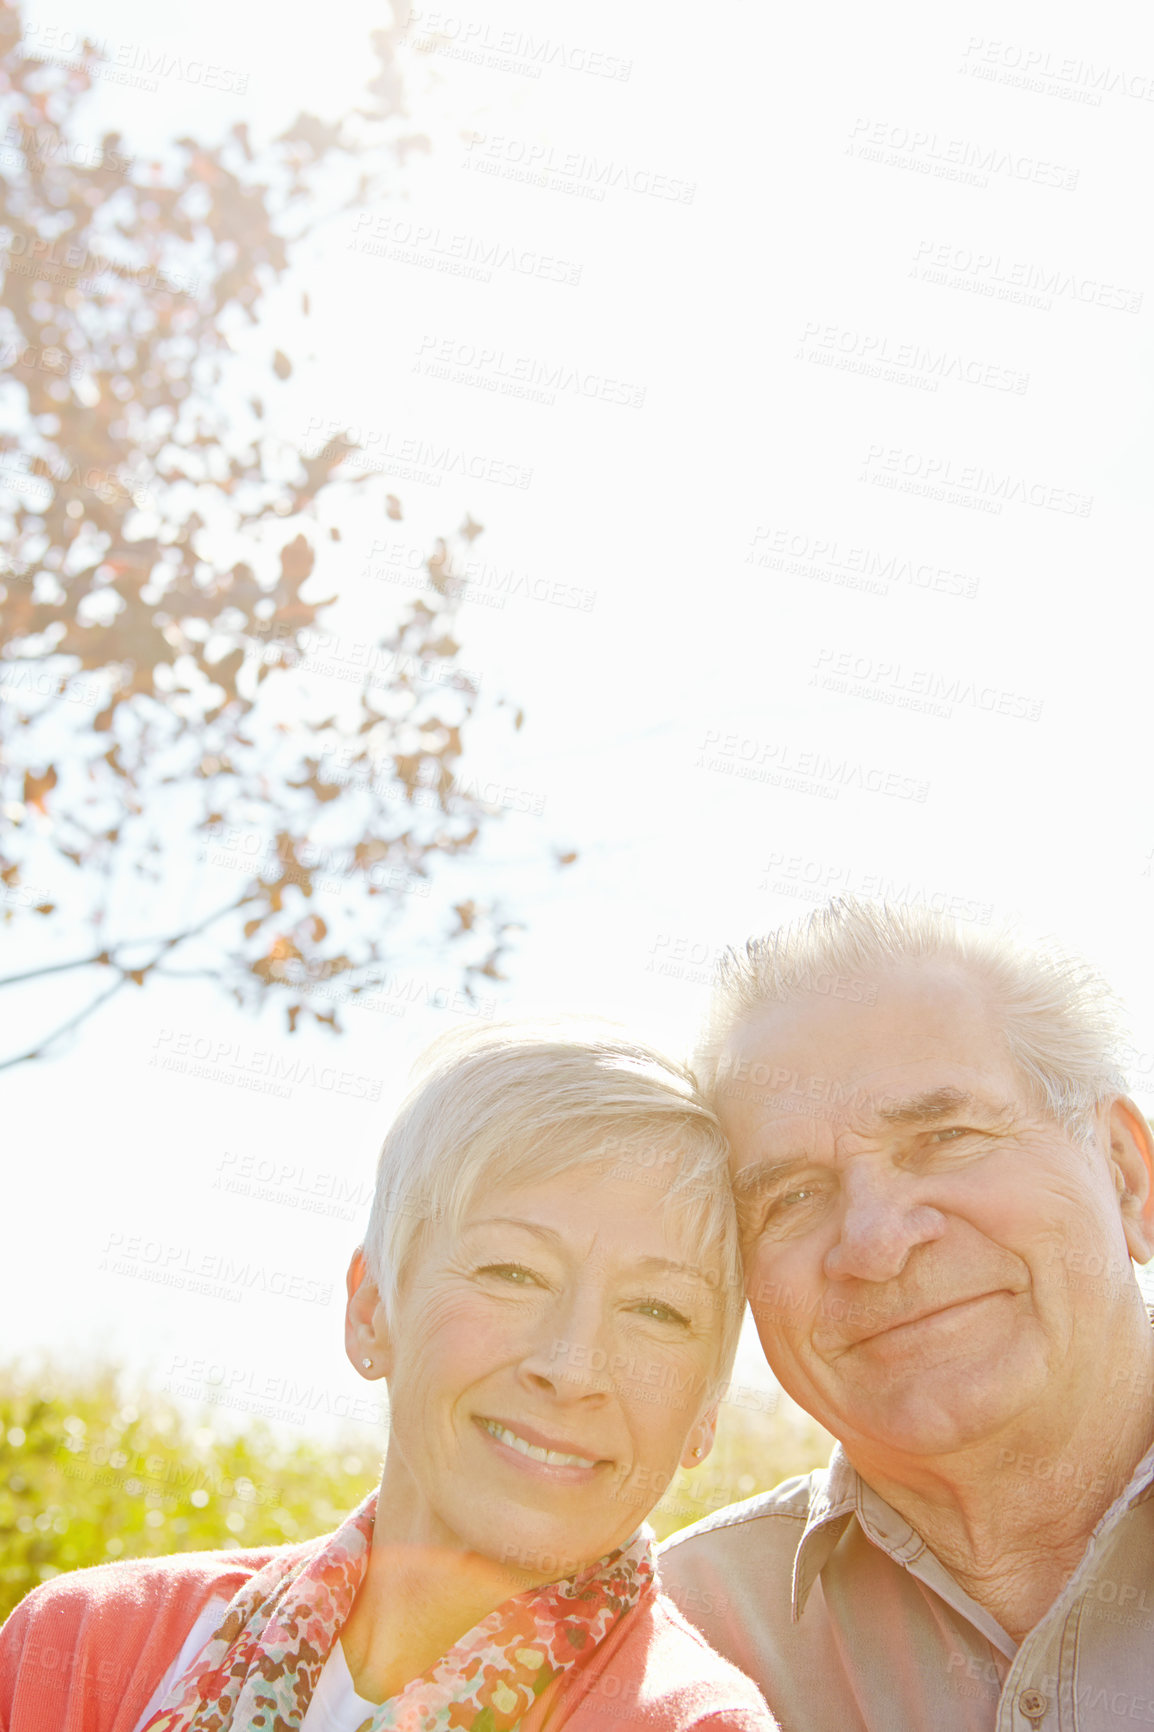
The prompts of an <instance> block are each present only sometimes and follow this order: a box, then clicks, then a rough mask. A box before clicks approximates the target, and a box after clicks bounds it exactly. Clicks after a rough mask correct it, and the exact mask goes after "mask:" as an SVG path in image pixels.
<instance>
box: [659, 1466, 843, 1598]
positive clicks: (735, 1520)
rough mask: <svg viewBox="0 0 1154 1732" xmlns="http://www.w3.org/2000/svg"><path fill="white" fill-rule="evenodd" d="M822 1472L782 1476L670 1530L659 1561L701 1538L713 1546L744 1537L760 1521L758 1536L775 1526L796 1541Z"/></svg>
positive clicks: (821, 1481) (822, 1480)
mask: <svg viewBox="0 0 1154 1732" xmlns="http://www.w3.org/2000/svg"><path fill="white" fill-rule="evenodd" d="M825 1472H826V1470H825V1469H824V1468H816V1469H815V1470H814V1472H813V1473H804V1474H796V1475H794V1477H793V1478H792V1479H785V1480H782V1482H781V1484H780V1485H776V1486H774V1488H773V1490H772V1491H765V1492H759V1493H758V1495H757V1496H756V1497H750V1498H746V1499H745V1500H744V1501H743V1502H742V1503H731V1504H727V1505H726V1506H725V1508H724V1509H719V1510H714V1511H713V1513H712V1515H707V1516H704V1517H703V1518H702V1520H701V1521H698V1522H694V1524H693V1526H692V1527H687V1528H682V1529H681V1530H680V1531H679V1532H678V1533H675V1534H670V1536H669V1538H668V1539H667V1540H665V1541H664V1542H663V1543H662V1546H661V1549H660V1553H659V1556H660V1558H661V1560H662V1565H663V1566H664V1564H665V1563H666V1562H667V1561H672V1560H673V1559H675V1557H676V1556H677V1554H678V1553H680V1552H681V1550H682V1548H683V1547H687V1546H688V1547H694V1548H698V1549H699V1548H700V1544H701V1542H706V1543H709V1544H710V1545H711V1546H713V1545H718V1544H722V1545H723V1544H725V1542H726V1540H727V1539H733V1538H738V1537H741V1538H744V1537H746V1534H747V1532H748V1530H749V1529H750V1527H751V1526H753V1525H755V1524H757V1525H759V1538H764V1537H767V1535H768V1534H769V1533H770V1532H771V1531H774V1530H776V1531H779V1532H780V1533H781V1534H782V1535H783V1536H788V1537H790V1538H791V1539H792V1540H793V1541H794V1543H795V1544H796V1542H797V1540H798V1539H800V1537H801V1535H802V1533H803V1531H804V1529H805V1524H806V1522H807V1521H808V1520H809V1517H810V1512H811V1510H812V1508H813V1503H814V1498H815V1495H817V1494H818V1493H819V1492H820V1491H821V1490H822V1489H823V1488H824V1485H825ZM663 1573H664V1568H663Z"/></svg>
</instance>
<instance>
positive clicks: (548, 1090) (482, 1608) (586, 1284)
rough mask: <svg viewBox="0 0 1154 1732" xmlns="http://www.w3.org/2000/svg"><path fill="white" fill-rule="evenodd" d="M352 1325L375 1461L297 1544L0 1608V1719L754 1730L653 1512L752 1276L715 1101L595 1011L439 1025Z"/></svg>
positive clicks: (207, 1559) (133, 1571)
mask: <svg viewBox="0 0 1154 1732" xmlns="http://www.w3.org/2000/svg"><path fill="white" fill-rule="evenodd" d="M348 1291H349V1300H348V1308H347V1313H346V1346H347V1351H348V1353H349V1357H350V1358H351V1360H352V1363H353V1364H354V1366H356V1368H357V1370H358V1371H359V1372H360V1373H361V1374H362V1375H363V1376H364V1377H367V1378H382V1377H383V1378H385V1379H386V1380H387V1383H388V1392H389V1409H390V1416H391V1418H390V1429H389V1440H388V1450H387V1454H386V1458H385V1463H384V1470H383V1473H382V1477H381V1483H380V1487H379V1490H374V1492H373V1493H372V1494H371V1495H370V1496H369V1497H367V1498H366V1499H365V1501H364V1503H362V1504H361V1506H360V1508H359V1509H357V1510H355V1511H354V1512H353V1514H352V1515H351V1516H350V1517H349V1518H348V1520H347V1521H346V1522H345V1523H344V1524H343V1526H341V1527H340V1528H338V1530H337V1531H336V1533H334V1534H330V1535H328V1536H326V1537H324V1538H322V1539H319V1540H313V1541H310V1542H308V1543H306V1544H303V1545H292V1546H283V1547H279V1548H275V1549H261V1550H254V1551H236V1552H228V1553H221V1552H216V1553H200V1554H198V1553H189V1554H185V1555H183V1556H178V1557H173V1558H160V1559H148V1560H137V1561H121V1562H117V1563H110V1564H101V1565H98V1566H96V1567H95V1568H94V1569H89V1570H81V1571H77V1572H75V1573H73V1574H72V1575H68V1576H62V1577H60V1578H58V1579H56V1580H54V1581H52V1582H49V1583H46V1584H45V1585H44V1586H43V1587H40V1588H37V1589H36V1590H35V1591H34V1592H33V1593H32V1594H30V1595H29V1596H28V1598H27V1599H26V1600H25V1601H24V1602H23V1603H22V1604H21V1606H20V1607H19V1608H18V1609H17V1610H16V1611H15V1612H14V1613H13V1615H12V1617H11V1618H10V1620H9V1622H8V1624H7V1626H6V1628H5V1631H4V1634H3V1636H2V1637H0V1724H3V1725H5V1726H7V1727H8V1728H10V1732H50V1729H52V1728H55V1727H60V1728H64V1727H65V1726H67V1727H68V1728H69V1729H77V1732H225V1729H231V1732H242V1729H243V1732H248V1729H249V1728H261V1729H262V1732H288V1729H289V1728H296V1727H300V1728H303V1729H304V1732H358V1729H360V1732H369V1729H370V1728H373V1729H375V1728H393V1727H396V1728H401V1729H404V1732H452V1729H457V1728H462V1729H467V1728H473V1729H474V1732H511V1729H512V1728H514V1727H520V1728H523V1729H524V1732H537V1729H538V1728H545V1727H548V1728H554V1727H562V1726H564V1727H568V1728H572V1729H574V1732H577V1729H580V1728H587V1729H590V1732H592V1729H596V1732H613V1729H615V1728H616V1727H619V1726H627V1725H634V1724H637V1725H644V1726H649V1727H653V1728H662V1729H666V1732H675V1729H676V1732H682V1729H685V1732H688V1729H689V1728H691V1727H692V1728H695V1729H699V1732H706V1729H709V1732H723V1729H727V1728H731V1729H734V1732H737V1729H741V1732H769V1729H771V1728H772V1727H773V1726H774V1724H775V1722H774V1721H773V1719H772V1717H771V1715H770V1714H769V1711H768V1710H767V1708H766V1707H765V1704H764V1701H763V1699H762V1697H761V1696H760V1694H759V1693H758V1691H757V1690H756V1689H755V1687H754V1686H753V1685H752V1684H751V1683H750V1682H749V1680H748V1679H746V1678H745V1677H744V1676H743V1675H742V1674H741V1673H740V1672H738V1671H736V1670H735V1669H734V1668H733V1667H732V1666H730V1665H729V1664H728V1663H727V1662H726V1661H724V1660H722V1659H721V1658H719V1656H717V1655H716V1654H715V1653H714V1652H713V1650H712V1649H710V1648H709V1647H707V1646H706V1644H705V1642H704V1640H703V1639H702V1637H701V1636H700V1635H699V1634H698V1632H697V1631H696V1630H694V1629H693V1628H692V1627H691V1626H690V1625H689V1624H687V1623H686V1622H685V1621H684V1620H683V1619H682V1618H681V1616H680V1615H679V1613H678V1612H677V1611H676V1610H675V1608H674V1607H673V1605H672V1604H671V1602H670V1601H668V1600H667V1599H666V1598H665V1597H664V1596H663V1595H662V1594H661V1592H660V1590H659V1587H658V1583H657V1578H656V1575H655V1571H654V1562H653V1550H652V1534H651V1531H650V1530H649V1528H648V1527H646V1526H645V1525H644V1518H645V1517H646V1515H647V1514H648V1512H649V1510H650V1509H651V1508H652V1506H653V1505H654V1503H655V1502H656V1501H657V1498H658V1496H659V1495H660V1492H661V1490H662V1489H663V1488H664V1487H665V1486H666V1485H667V1484H668V1483H669V1480H670V1478H671V1476H672V1475H673V1473H674V1472H675V1471H676V1468H677V1466H678V1464H679V1463H681V1464H683V1465H685V1466H691V1465H693V1464H695V1463H698V1462H700V1461H701V1460H702V1459H703V1458H704V1457H705V1456H706V1455H707V1454H708V1452H709V1448H710V1445H711V1442H712V1439H713V1431H714V1425H715V1422H716V1417H717V1404H718V1400H719V1397H720V1393H721V1390H722V1388H723V1387H724V1381H725V1377H726V1374H727V1371H728V1368H729V1362H730V1359H731V1357H732V1352H733V1348H734V1345H735V1342H736V1337H737V1332H738V1328H739V1326H740V1318H741V1305H742V1286H741V1274H740V1267H739V1263H738V1257H737V1248H736V1240H735V1227H734V1220H733V1215H732V1205H731V1201H730V1195H729V1187H728V1183H727V1180H726V1170H725V1148H724V1144H723V1141H722V1138H721V1135H720V1132H719V1130H718V1127H717V1125H716V1122H715V1120H714V1119H713V1117H712V1115H711V1114H710V1112H709V1111H708V1109H707V1108H706V1107H705V1106H704V1105H703V1104H702V1103H701V1102H700V1101H699V1099H698V1098H697V1096H696V1095H695V1093H694V1090H693V1087H692V1083H691V1080H690V1078H689V1077H688V1075H687V1074H686V1073H684V1072H682V1071H681V1070H679V1069H678V1068H676V1067H675V1066H673V1065H671V1064H669V1063H668V1062H667V1061H666V1060H664V1059H662V1058H661V1057H660V1056H659V1055H657V1054H656V1053H654V1052H651V1051H649V1050H648V1049H646V1048H643V1047H640V1046H636V1045H633V1044H630V1043H629V1042H627V1041H625V1040H623V1039H619V1038H618V1037H617V1036H616V1035H615V1034H605V1033H601V1032H599V1033H597V1034H596V1035H594V1036H593V1037H592V1038H590V1037H589V1036H588V1035H585V1036H583V1037H581V1038H574V1037H571V1036H566V1035H564V1034H560V1033H558V1032H556V1031H536V1032H534V1031H529V1030H518V1029H515V1028H511V1027H507V1028H503V1029H501V1028H498V1029H493V1030H490V1031H488V1032H486V1033H485V1034H484V1035H482V1036H481V1037H480V1038H477V1037H476V1036H473V1037H471V1038H465V1039H464V1040H461V1039H455V1040H452V1041H450V1042H449V1043H448V1044H446V1043H444V1042H442V1043H440V1044H439V1046H438V1047H435V1048H434V1049H433V1052H432V1055H431V1057H430V1059H428V1060H427V1061H426V1064H425V1068H424V1072H423V1074H422V1075H421V1076H420V1080H419V1082H418V1085H417V1087H416V1088H415V1089H414V1091H413V1093H412V1094H410V1096H409V1098H408V1099H407V1101H406V1102H405V1104H404V1105H403V1107H402V1109H401V1111H400V1114H399V1116H398V1118H397V1120H396V1123H395V1124H394V1125H393V1127H392V1129H391V1130H390V1132H389V1134H388V1136H387V1138H386V1140H385V1144H384V1148H383V1150H382V1152H381V1159H380V1165H379V1169H378V1177H377V1186H376V1193H375V1197H374V1201H373V1207H372V1213H371V1217H370V1220H369V1225H368V1231H367V1235H366V1238H365V1243H364V1246H363V1247H362V1248H361V1249H359V1250H358V1251H357V1252H356V1253H355V1254H354V1256H353V1259H352V1264H351V1266H350V1269H349V1276H348Z"/></svg>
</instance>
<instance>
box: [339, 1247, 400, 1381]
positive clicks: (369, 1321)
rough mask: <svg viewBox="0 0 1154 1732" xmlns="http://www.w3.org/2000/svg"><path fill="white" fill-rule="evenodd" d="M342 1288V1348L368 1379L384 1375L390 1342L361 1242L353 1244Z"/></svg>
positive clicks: (355, 1366)
mask: <svg viewBox="0 0 1154 1732" xmlns="http://www.w3.org/2000/svg"><path fill="white" fill-rule="evenodd" d="M345 1290H346V1292H347V1293H348V1296H349V1298H348V1304H347V1305H346V1306H345V1352H346V1353H347V1354H348V1356H349V1363H350V1364H351V1365H352V1366H353V1368H354V1369H355V1370H357V1371H359V1372H360V1374H361V1376H362V1377H367V1378H369V1379H370V1380H372V1379H373V1378H377V1377H387V1376H388V1374H389V1371H390V1370H391V1368H392V1344H391V1342H390V1340H389V1330H388V1324H387V1322H386V1319H385V1308H384V1306H383V1305H382V1304H381V1296H380V1294H379V1293H378V1291H377V1285H376V1282H375V1281H374V1280H373V1278H372V1276H371V1275H370V1274H369V1266H368V1264H367V1263H366V1261H365V1251H364V1246H363V1245H358V1246H357V1248H356V1250H355V1251H354V1252H353V1254H352V1257H351V1259H350V1261H349V1272H348V1274H347V1275H346V1277H345ZM366 1360H368V1364H367V1365H366V1364H365V1361H366Z"/></svg>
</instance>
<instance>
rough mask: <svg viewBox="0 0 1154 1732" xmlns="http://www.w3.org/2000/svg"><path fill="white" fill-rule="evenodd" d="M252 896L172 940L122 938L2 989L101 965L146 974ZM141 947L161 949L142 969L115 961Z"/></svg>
mask: <svg viewBox="0 0 1154 1732" xmlns="http://www.w3.org/2000/svg"><path fill="white" fill-rule="evenodd" d="M252 900H253V897H252V895H251V893H249V892H246V894H245V895H243V896H239V897H238V898H237V900H236V901H235V902H230V903H229V904H228V906H227V908H218V909H217V911H216V913H215V914H209V915H207V916H206V917H205V919H203V920H202V921H200V922H199V924H198V925H196V926H190V927H189V928H188V930H187V932H178V933H176V934H175V936H174V937H172V938H121V939H119V940H118V941H117V942H116V943H115V944H112V945H108V944H106V945H105V947H104V949H103V950H98V951H96V952H95V953H94V954H93V955H92V956H78V957H76V958H75V960H74V961H72V962H48V963H45V965H44V967H43V968H28V969H25V971H24V973H23V974H7V975H5V976H4V978H3V979H0V986H23V984H24V983H25V981H28V980H45V979H47V977H48V975H50V974H66V973H68V972H69V971H70V970H71V969H73V968H93V967H95V966H96V964H97V963H99V964H100V965H101V966H102V967H105V968H118V969H119V970H120V972H121V974H123V975H133V974H147V973H148V972H149V971H150V970H151V969H153V968H155V966H156V964H157V963H158V962H159V961H160V959H161V957H162V956H166V955H167V954H168V952H169V951H170V950H174V949H175V948H176V946H177V945H178V944H183V943H184V941H185V939H187V938H196V937H198V936H199V935H200V933H202V932H204V931H205V930H206V929H207V928H208V927H210V926H213V925H215V923H216V922H217V921H218V920H223V919H224V916H225V915H226V914H235V913H236V911H237V909H239V908H243V907H244V905H245V903H246V902H251V901H252ZM141 944H159V945H160V949H159V950H158V951H157V953H156V955H155V956H154V957H153V959H152V961H151V962H148V963H145V965H144V967H143V968H142V969H138V968H125V966H124V964H123V963H122V962H118V961H117V960H116V957H115V955H114V954H113V952H114V951H118V950H135V949H136V948H137V946H138V945H141Z"/></svg>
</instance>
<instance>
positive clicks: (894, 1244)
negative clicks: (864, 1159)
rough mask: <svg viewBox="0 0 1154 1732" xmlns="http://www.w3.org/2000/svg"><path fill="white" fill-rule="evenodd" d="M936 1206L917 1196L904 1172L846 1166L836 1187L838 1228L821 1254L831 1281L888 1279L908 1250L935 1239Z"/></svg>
mask: <svg viewBox="0 0 1154 1732" xmlns="http://www.w3.org/2000/svg"><path fill="white" fill-rule="evenodd" d="M945 1230H946V1220H945V1216H944V1215H943V1214H942V1213H941V1211H940V1210H938V1209H935V1208H933V1207H932V1206H931V1205H929V1204H926V1203H923V1202H921V1201H920V1200H919V1197H918V1193H917V1180H916V1179H915V1178H912V1177H911V1176H910V1175H908V1174H905V1173H897V1172H889V1173H884V1172H877V1171H870V1170H866V1169H864V1168H863V1169H861V1170H858V1171H854V1170H852V1169H851V1171H850V1172H848V1173H847V1174H846V1175H845V1180H844V1183H843V1187H842V1215H841V1231H840V1233H839V1234H838V1237H837V1240H836V1242H835V1243H834V1244H833V1245H832V1246H831V1247H830V1249H829V1251H827V1253H826V1257H825V1265H824V1267H825V1273H826V1275H827V1276H828V1278H829V1279H830V1280H831V1281H848V1280H855V1279H856V1280H859V1281H892V1280H893V1279H894V1277H895V1276H896V1275H900V1274H901V1272H902V1270H903V1269H904V1268H905V1266H906V1263H907V1261H908V1260H909V1256H910V1253H911V1251H913V1250H914V1249H915V1248H916V1247H917V1246H918V1245H927V1244H929V1243H930V1242H931V1241H932V1240H934V1239H940V1238H941V1237H942V1234H943V1233H944V1232H945Z"/></svg>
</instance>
